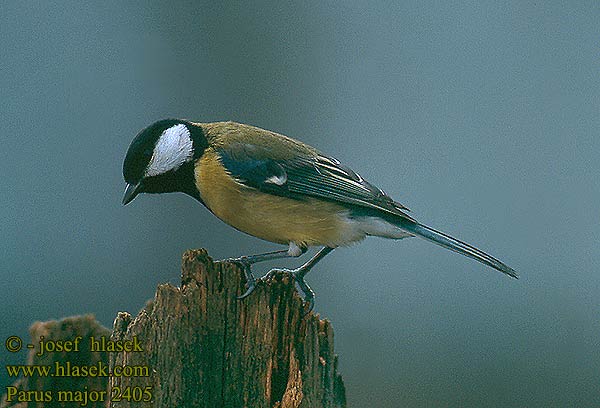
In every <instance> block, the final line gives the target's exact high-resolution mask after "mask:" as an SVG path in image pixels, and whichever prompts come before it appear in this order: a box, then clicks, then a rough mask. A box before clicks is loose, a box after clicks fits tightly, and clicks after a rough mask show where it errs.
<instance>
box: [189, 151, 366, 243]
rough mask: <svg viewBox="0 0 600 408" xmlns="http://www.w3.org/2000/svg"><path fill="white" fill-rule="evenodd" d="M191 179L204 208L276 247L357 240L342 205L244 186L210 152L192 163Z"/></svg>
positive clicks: (215, 155)
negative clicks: (194, 178)
mask: <svg viewBox="0 0 600 408" xmlns="http://www.w3.org/2000/svg"><path fill="white" fill-rule="evenodd" d="M195 177H196V186H197V188H198V190H199V191H200V195H201V197H202V200H203V201H204V203H205V204H206V205H207V207H208V208H209V209H210V210H211V211H212V212H213V213H214V214H215V215H216V216H217V217H219V218H220V219H221V220H223V221H225V222H226V223H227V224H229V225H231V226H232V227H234V228H236V229H238V230H240V231H243V232H245V233H247V234H250V235H253V236H255V237H258V238H262V239H264V240H267V241H271V242H277V243H280V244H287V243H289V242H295V243H297V244H299V245H300V244H304V245H309V246H310V245H328V246H338V245H344V244H346V243H348V241H349V240H356V239H352V237H350V236H348V233H349V232H350V231H348V228H349V226H348V225H347V221H346V220H347V218H346V215H347V213H348V210H347V209H346V208H344V207H343V206H341V205H338V204H335V203H331V202H327V201H322V200H319V199H317V198H312V197H307V198H306V199H305V200H294V199H291V198H287V197H279V196H275V195H271V194H266V193H262V192H260V191H258V190H256V189H253V188H250V187H246V186H244V185H242V184H240V183H237V182H236V181H235V180H233V179H232V178H231V177H230V176H229V175H228V174H227V170H226V169H225V168H224V167H223V165H222V164H221V162H220V161H219V159H218V155H217V154H216V153H215V152H214V151H212V150H211V149H208V150H206V151H205V153H204V155H203V157H202V158H201V159H200V160H199V161H198V162H197V163H196V167H195ZM357 238H358V239H360V238H362V237H360V238H359V237H357Z"/></svg>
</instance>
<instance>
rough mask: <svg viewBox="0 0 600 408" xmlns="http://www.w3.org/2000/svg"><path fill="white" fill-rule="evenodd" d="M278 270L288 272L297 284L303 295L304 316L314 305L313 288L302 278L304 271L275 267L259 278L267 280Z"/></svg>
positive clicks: (278, 271)
mask: <svg viewBox="0 0 600 408" xmlns="http://www.w3.org/2000/svg"><path fill="white" fill-rule="evenodd" d="M280 272H283V273H286V274H288V275H289V276H291V277H292V279H294V282H295V283H297V284H298V287H299V288H300V291H301V292H302V294H303V295H304V306H305V308H306V312H305V313H304V316H306V315H307V314H309V313H310V312H311V311H312V310H313V308H314V307H315V292H313V290H312V289H311V288H310V286H308V284H307V283H306V281H305V280H304V274H305V273H306V272H305V271H304V270H302V269H281V268H275V269H271V270H270V271H269V272H267V273H266V274H265V276H263V277H262V278H260V280H261V281H267V280H269V279H271V278H272V277H273V276H274V275H276V274H277V273H280Z"/></svg>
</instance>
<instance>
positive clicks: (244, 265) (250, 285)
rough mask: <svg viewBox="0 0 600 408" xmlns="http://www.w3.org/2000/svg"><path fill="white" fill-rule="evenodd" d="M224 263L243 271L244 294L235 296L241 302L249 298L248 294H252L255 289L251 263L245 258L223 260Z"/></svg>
mask: <svg viewBox="0 0 600 408" xmlns="http://www.w3.org/2000/svg"><path fill="white" fill-rule="evenodd" d="M224 261H225V262H230V263H234V264H236V265H238V266H239V267H240V268H241V269H242V270H243V271H244V275H245V276H246V292H244V293H243V294H242V295H240V296H237V298H238V299H239V300H242V299H244V298H247V297H248V296H250V294H252V292H254V289H256V278H254V275H253V274H252V262H250V261H249V260H248V258H247V257H245V256H241V257H239V258H228V259H224Z"/></svg>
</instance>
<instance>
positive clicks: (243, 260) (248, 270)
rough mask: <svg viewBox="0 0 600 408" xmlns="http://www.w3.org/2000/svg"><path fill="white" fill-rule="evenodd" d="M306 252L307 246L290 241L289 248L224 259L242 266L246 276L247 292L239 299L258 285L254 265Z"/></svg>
mask: <svg viewBox="0 0 600 408" xmlns="http://www.w3.org/2000/svg"><path fill="white" fill-rule="evenodd" d="M305 252H306V247H300V246H298V245H296V244H295V243H293V242H290V247H289V248H288V249H282V250H280V251H273V252H266V253H264V254H256V255H247V256H241V257H239V258H229V259H225V260H224V261H227V262H233V263H236V264H238V265H240V266H241V267H242V269H243V270H244V275H245V276H246V286H247V290H246V292H245V293H244V294H243V295H241V296H238V299H244V298H245V297H247V296H248V295H250V294H251V293H252V292H253V291H254V289H255V287H256V279H255V278H254V275H253V274H252V265H253V264H255V263H258V262H264V261H272V260H274V259H281V258H287V257H298V256H300V255H302V254H303V253H305Z"/></svg>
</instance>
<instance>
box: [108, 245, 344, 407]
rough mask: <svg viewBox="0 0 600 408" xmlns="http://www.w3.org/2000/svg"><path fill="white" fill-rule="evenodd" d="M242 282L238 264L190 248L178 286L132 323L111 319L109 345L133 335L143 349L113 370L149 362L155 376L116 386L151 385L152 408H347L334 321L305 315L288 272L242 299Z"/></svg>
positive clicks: (117, 358)
mask: <svg viewBox="0 0 600 408" xmlns="http://www.w3.org/2000/svg"><path fill="white" fill-rule="evenodd" d="M244 282H245V279H244V277H243V271H242V270H241V269H240V268H239V267H238V266H237V265H236V264H233V263H228V262H213V261H212V259H211V258H210V257H209V256H208V254H207V252H206V251H205V250H203V249H200V250H192V251H187V252H186V253H185V254H184V256H183V265H182V285H181V287H179V288H177V287H174V286H172V285H170V284H165V285H161V286H159V287H158V290H157V292H156V297H155V299H154V300H153V301H151V302H149V303H148V305H147V306H146V307H145V308H144V309H143V310H142V311H141V312H140V313H139V314H138V315H137V316H136V317H135V318H132V317H131V316H130V315H129V314H128V313H120V314H119V315H118V317H117V319H116V320H115V325H114V329H113V334H112V340H114V341H123V340H132V339H134V337H135V336H137V338H138V340H139V342H140V344H141V345H142V347H143V348H144V351H143V352H121V353H112V354H111V356H110V366H111V370H112V369H114V367H116V366H124V365H129V366H145V367H148V368H149V369H150V375H149V376H148V377H142V376H133V377H111V379H110V387H119V388H120V389H121V390H122V389H126V388H127V387H139V388H140V389H141V388H145V387H151V389H152V395H153V402H152V403H151V404H149V405H148V406H153V407H211V408H212V407H256V408H259V407H269V408H271V407H277V408H292V407H293V408H298V407H302V408H308V407H326V408H329V407H331V408H333V407H345V405H346V402H345V390H344V385H343V382H342V379H341V376H340V375H339V374H338V372H337V356H336V355H335V354H334V349H333V330H332V327H331V324H330V323H329V322H328V321H327V320H324V319H319V317H318V316H317V315H315V314H314V313H310V314H308V315H306V316H305V310H304V306H303V303H302V300H301V299H300V297H299V296H298V295H297V293H296V291H295V288H294V284H293V282H290V280H289V279H288V277H287V276H284V275H277V276H275V277H274V278H273V279H272V280H271V281H270V282H268V283H266V284H263V283H259V284H258V286H257V288H256V290H255V292H254V293H253V294H252V295H251V296H249V297H248V298H246V299H244V300H241V301H240V300H238V299H236V296H238V295H240V294H241V293H243V290H244ZM139 404H140V403H139V402H134V401H126V400H121V401H112V402H111V406H112V407H114V408H121V407H132V408H133V407H139V406H140V405H139Z"/></svg>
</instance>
